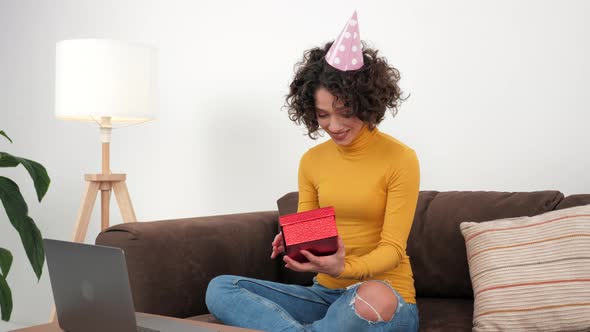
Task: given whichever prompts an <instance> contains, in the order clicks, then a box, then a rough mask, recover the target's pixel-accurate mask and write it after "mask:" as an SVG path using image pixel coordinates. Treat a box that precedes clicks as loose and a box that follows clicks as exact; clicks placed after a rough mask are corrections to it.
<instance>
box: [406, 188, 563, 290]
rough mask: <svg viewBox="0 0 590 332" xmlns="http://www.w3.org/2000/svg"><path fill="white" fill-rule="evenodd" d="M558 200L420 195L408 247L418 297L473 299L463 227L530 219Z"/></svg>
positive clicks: (552, 195)
mask: <svg viewBox="0 0 590 332" xmlns="http://www.w3.org/2000/svg"><path fill="white" fill-rule="evenodd" d="M562 199H563V194H562V193H560V192H559V191H537V192H491V191H463V192H461V191H454V192H436V191H423V192H420V196H419V199H418V205H417V207H416V214H415V217H414V223H413V225H412V230H411V232H410V236H409V238H408V247H407V252H408V255H409V256H410V262H411V264H412V270H413V272H414V281H415V283H414V285H415V287H416V295H417V296H418V297H463V298H472V297H473V290H472V288H471V280H470V279H469V267H468V265H467V255H466V251H465V241H464V240H463V237H462V236H461V232H460V230H459V224H460V223H461V222H463V221H473V222H480V221H486V220H493V219H500V218H509V217H518V216H532V215H536V214H540V213H544V212H547V211H551V210H553V209H554V208H555V207H556V206H557V205H558V204H559V202H561V200H562Z"/></svg>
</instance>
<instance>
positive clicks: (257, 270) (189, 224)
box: [96, 211, 279, 318]
mask: <svg viewBox="0 0 590 332" xmlns="http://www.w3.org/2000/svg"><path fill="white" fill-rule="evenodd" d="M277 219H278V213H277V212H276V211H268V212H252V213H241V214H232V215H220V216H211V217H199V218H186V219H171V220H160V221H152V222H137V223H126V224H119V225H114V226H112V227H110V228H108V229H106V230H104V231H103V232H101V233H100V234H99V235H98V236H97V238H96V244H98V245H105V246H112V247H118V248H122V249H123V250H124V251H125V259H126V261H127V269H128V273H129V282H130V284H131V291H132V293H133V301H134V303H135V311H138V312H146V313H153V314H158V315H165V316H173V317H180V318H185V317H190V316H196V315H200V314H204V313H207V312H208V310H207V307H206V305H205V292H206V290H207V285H208V284H209V281H211V279H213V278H214V277H216V276H218V275H222V274H235V275H242V276H248V277H253V278H259V279H265V280H272V281H277V278H278V270H279V263H278V260H271V259H270V253H271V251H272V248H271V242H272V240H273V238H274V236H275V235H276V233H277Z"/></svg>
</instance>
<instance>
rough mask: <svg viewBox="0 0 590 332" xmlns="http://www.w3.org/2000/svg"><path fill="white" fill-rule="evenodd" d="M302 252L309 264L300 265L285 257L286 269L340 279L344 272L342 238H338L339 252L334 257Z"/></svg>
mask: <svg viewBox="0 0 590 332" xmlns="http://www.w3.org/2000/svg"><path fill="white" fill-rule="evenodd" d="M300 252H301V254H302V255H303V256H305V257H306V258H307V259H308V260H309V262H308V263H299V262H298V261H296V260H293V259H291V258H289V256H286V255H285V256H284V257H283V261H284V262H285V263H287V264H286V265H285V267H286V268H289V269H291V270H293V271H297V272H319V273H324V274H327V275H329V276H331V277H338V276H339V275H340V274H342V272H343V271H344V257H345V251H344V242H343V241H342V239H341V238H340V236H338V251H336V253H335V254H333V255H330V256H315V255H313V254H312V253H310V252H309V251H307V250H301V251H300Z"/></svg>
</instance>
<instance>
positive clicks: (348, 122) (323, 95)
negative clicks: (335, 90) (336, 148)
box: [315, 87, 364, 146]
mask: <svg viewBox="0 0 590 332" xmlns="http://www.w3.org/2000/svg"><path fill="white" fill-rule="evenodd" d="M315 107H316V117H317V120H318V124H319V125H320V127H321V128H322V129H323V130H324V131H325V132H326V133H328V135H330V137H331V138H332V140H333V141H334V143H336V144H338V145H343V146H346V145H349V144H350V143H352V141H354V139H355V138H356V137H357V136H358V134H359V133H360V131H361V129H362V127H363V124H364V123H363V121H362V120H360V119H359V118H357V117H356V116H354V115H352V109H351V108H350V107H346V106H344V103H343V102H342V101H340V100H338V99H337V98H336V97H335V96H334V95H332V94H331V93H330V92H329V91H328V89H326V88H324V87H320V88H318V89H317V90H316V92H315Z"/></svg>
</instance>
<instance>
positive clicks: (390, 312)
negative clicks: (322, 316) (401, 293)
mask: <svg viewBox="0 0 590 332" xmlns="http://www.w3.org/2000/svg"><path fill="white" fill-rule="evenodd" d="M386 286H387V285H386ZM359 288H360V287H359ZM359 288H357V289H355V290H354V294H353V296H352V298H351V300H350V302H349V306H351V307H352V308H353V311H354V313H355V314H356V315H357V316H358V317H359V318H361V319H362V320H364V321H366V322H367V323H369V324H376V323H380V322H387V321H391V320H392V319H393V317H394V316H395V314H396V312H397V311H398V309H399V306H400V305H401V303H399V301H398V299H397V295H396V294H395V291H394V290H393V289H392V287H388V288H390V289H391V292H392V295H393V299H394V301H393V304H394V305H393V306H392V307H391V308H387V309H385V308H386V306H384V305H383V302H382V301H381V305H375V301H372V299H374V298H375V297H376V296H380V295H381V294H383V293H382V290H380V289H377V291H378V292H377V293H375V291H376V290H375V289H373V290H372V291H371V292H366V291H365V292H364V294H363V296H361V295H359V293H358V291H359ZM378 288H379V287H378ZM379 292H381V293H379ZM365 295H368V296H365ZM367 299H368V300H367ZM370 302H371V303H373V304H371V303H370ZM377 303H379V302H377ZM386 303H391V302H389V301H386ZM375 306H377V307H378V308H375ZM383 316H387V320H386V319H383ZM390 316H391V317H390Z"/></svg>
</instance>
